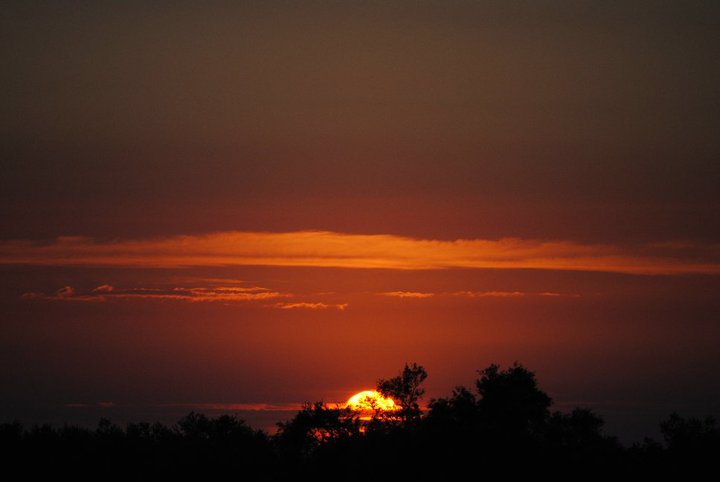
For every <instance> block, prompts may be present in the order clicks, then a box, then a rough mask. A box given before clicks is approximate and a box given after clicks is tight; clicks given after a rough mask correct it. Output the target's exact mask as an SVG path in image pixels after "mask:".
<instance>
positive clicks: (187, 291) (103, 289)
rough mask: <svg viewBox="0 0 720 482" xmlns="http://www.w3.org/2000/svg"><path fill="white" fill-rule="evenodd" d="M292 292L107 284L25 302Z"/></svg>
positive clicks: (256, 296) (257, 296) (34, 295)
mask: <svg viewBox="0 0 720 482" xmlns="http://www.w3.org/2000/svg"><path fill="white" fill-rule="evenodd" d="M290 296H292V295H291V294H289V293H280V292H277V291H271V290H269V289H268V288H261V287H258V286H253V287H242V286H240V287H225V286H223V287H208V288H178V287H175V288H125V289H116V288H114V287H112V286H110V285H107V284H104V285H100V286H98V287H97V288H94V289H92V290H90V291H77V290H75V289H74V288H72V287H71V286H65V287H64V288H61V289H59V290H58V291H56V292H55V293H53V294H44V293H38V292H29V293H24V294H23V295H22V296H21V298H22V299H24V300H45V301H77V302H83V301H86V302H104V301H111V300H159V301H161V300H172V301H189V302H218V301H220V302H237V301H266V300H271V299H276V298H287V297H290Z"/></svg>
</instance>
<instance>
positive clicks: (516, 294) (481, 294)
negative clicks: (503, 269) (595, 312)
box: [452, 291, 580, 298]
mask: <svg viewBox="0 0 720 482" xmlns="http://www.w3.org/2000/svg"><path fill="white" fill-rule="evenodd" d="M452 295H454V296H464V297H468V298H523V297H528V296H545V297H551V298H560V297H570V298H577V297H579V296H580V295H578V294H574V293H556V292H553V291H540V292H533V291H456V292H454V293H452Z"/></svg>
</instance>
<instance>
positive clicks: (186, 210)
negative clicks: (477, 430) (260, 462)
mask: <svg viewBox="0 0 720 482" xmlns="http://www.w3.org/2000/svg"><path fill="white" fill-rule="evenodd" d="M719 46H720V8H719V7H718V5H717V3H716V2H711V1H707V2H693V1H676V2H641V1H625V2H600V1H554V2H540V1H533V2H529V1H528V2H508V1H498V2H488V1H442V2H440V1H438V2H423V1H391V2H329V1H328V2H289V1H288V2H276V1H263V2H201V3H199V2H179V1H176V2H152V3H150V2H115V3H113V2H102V3H101V4H95V3H93V2H26V1H23V2H10V3H8V4H7V5H5V6H4V7H3V9H2V12H0V55H2V59H3V68H2V69H1V70H2V73H0V106H2V109H0V126H1V129H2V132H3V136H2V141H1V142H0V163H1V164H0V167H1V168H2V174H1V175H0V364H1V365H2V367H3V368H2V369H1V370H0V386H2V390H0V415H1V416H2V418H3V419H12V418H14V417H20V418H26V419H28V420H33V421H39V419H41V418H42V417H53V418H54V421H68V420H69V421H73V420H76V419H79V418H81V415H80V412H82V410H84V409H85V408H88V409H90V408H93V409H99V411H100V412H102V411H103V409H108V410H110V409H113V407H114V409H118V408H121V407H135V408H138V407H141V408H142V407H144V409H145V410H146V412H145V413H150V412H152V413H153V415H157V413H159V412H162V410H163V408H162V407H176V408H177V407H180V408H183V409H184V408H187V407H190V406H197V407H202V406H205V407H211V406H212V407H215V406H229V405H223V404H235V406H236V407H246V408H247V407H254V406H256V404H265V405H264V406H265V407H266V408H268V407H270V408H271V410H275V409H277V410H280V409H282V408H287V407H289V406H290V407H291V406H293V405H292V404H296V403H299V402H303V401H311V400H320V399H323V400H328V401H336V400H344V399H346V398H347V397H348V396H349V395H351V394H352V393H354V392H356V391H359V390H361V389H365V388H371V387H372V386H373V385H374V382H375V380H376V379H377V378H380V377H386V376H391V375H393V374H394V373H395V372H396V371H397V370H399V369H400V368H401V367H402V363H404V362H405V361H416V362H418V363H420V364H423V365H424V366H425V367H426V368H427V369H428V372H429V374H430V377H429V378H428V381H427V384H428V395H429V396H430V397H437V396H442V395H446V394H447V393H448V392H449V390H450V389H451V388H452V387H453V386H454V385H456V384H460V383H462V384H469V383H471V382H472V380H473V378H474V377H475V375H476V373H475V370H476V369H480V368H484V367H485V366H487V365H488V364H489V363H492V362H498V363H501V364H507V363H511V362H513V361H516V360H517V361H520V362H522V363H524V364H526V365H527V366H528V367H529V368H531V369H533V370H535V371H536V372H537V375H538V378H539V380H540V384H541V386H542V387H544V388H545V389H546V390H547V391H548V392H549V394H550V395H551V396H552V397H553V399H554V400H555V401H556V404H557V405H556V408H563V407H567V406H572V405H573V404H581V405H585V406H590V407H592V408H596V409H597V410H598V411H599V412H600V413H601V414H603V415H605V416H606V417H607V418H608V420H609V422H610V423H611V427H620V426H621V425H622V426H623V427H625V429H626V435H627V437H630V438H632V437H635V436H637V435H638V434H639V433H649V432H650V431H651V430H652V425H653V424H655V423H656V422H657V421H659V420H660V418H662V417H664V416H665V415H667V414H668V413H669V412H670V411H671V410H679V411H681V412H683V413H688V414H708V413H714V414H716V415H720V402H719V400H720V375H719V374H718V373H717V370H716V369H715V367H717V366H719V365H720V352H719V351H718V350H717V346H718V343H720V297H718V296H717V295H718V292H719V290H720V216H719V215H718V213H719V212H720V195H719V194H718V186H719V185H720V162H718V160H719V159H720V136H718V135H717V133H718V129H719V127H720V94H719V92H720V91H718V88H717V86H718V85H720V63H718V61H717V59H718V58H720V47H719ZM288 404H290V405H288ZM273 407H274V408H273ZM151 409H152V410H151ZM63 410H64V411H63ZM153 410H154V411H153ZM96 411H97V410H96ZM95 413H96V412H93V414H95ZM113 413H114V412H113ZM132 413H135V415H133V414H132ZM137 413H139V412H132V411H129V412H127V413H124V415H123V416H127V417H129V418H132V417H133V416H138V415H137ZM48 414H50V415H48ZM621 422H622V423H621ZM613 423H614V424H615V425H614V426H613V425H612V424H613ZM633 424H634V425H633ZM628 426H631V429H627V427H628Z"/></svg>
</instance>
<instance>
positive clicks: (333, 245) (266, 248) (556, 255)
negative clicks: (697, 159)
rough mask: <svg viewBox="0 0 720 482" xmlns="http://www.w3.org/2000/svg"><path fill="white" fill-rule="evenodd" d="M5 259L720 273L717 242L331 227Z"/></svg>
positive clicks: (50, 246)
mask: <svg viewBox="0 0 720 482" xmlns="http://www.w3.org/2000/svg"><path fill="white" fill-rule="evenodd" d="M0 264H25V265H53V266H71V265H72V266H76V265H79V266H123V267H169V268H180V267H189V266H206V267H212V266H247V265H258V266H310V267H313V266H314V267H335V268H385V269H398V270H418V269H426V270H427V269H449V268H465V269H478V268H484V269H551V270H575V271H600V272H613V273H627V274H645V275H679V274H690V273H702V274H720V245H714V244H699V243H695V244H693V243H688V242H684V243H653V244H646V245H641V246H639V245H635V246H625V245H611V244H582V243H576V242H572V241H545V240H528V239H517V238H504V239H498V240H483V239H458V240H453V241H444V240H443V241H440V240H427V239H416V238H408V237H401V236H393V235H386V234H376V235H360V234H341V233H334V232H327V231H297V232H286V233H267V232H246V231H232V232H223V233H211V234H206V235H198V236H172V237H165V238H152V239H144V240H118V241H112V242H98V241H95V240H93V239H90V238H85V237H61V238H58V239H57V240H55V241H54V242H51V243H38V242H31V241H2V242H0Z"/></svg>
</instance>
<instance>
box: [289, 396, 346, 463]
mask: <svg viewBox="0 0 720 482" xmlns="http://www.w3.org/2000/svg"><path fill="white" fill-rule="evenodd" d="M278 429H279V430H278V433H277V435H276V437H275V438H276V442H277V443H278V445H279V446H280V448H281V449H282V450H283V452H284V453H285V454H286V455H287V454H294V455H297V456H298V457H300V458H307V457H308V456H310V455H311V454H312V453H313V452H314V451H315V450H316V449H317V448H318V447H320V446H322V445H324V444H326V443H330V442H334V441H338V440H340V439H346V438H350V437H352V436H355V435H357V434H359V433H360V423H359V420H358V416H357V414H356V413H354V412H352V411H351V410H349V409H344V408H331V407H328V406H327V405H325V403H323V402H315V403H306V404H305V405H304V406H303V408H302V410H300V411H299V412H298V413H297V414H296V415H295V417H293V419H292V420H290V421H289V422H284V423H283V422H281V423H278Z"/></svg>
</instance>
